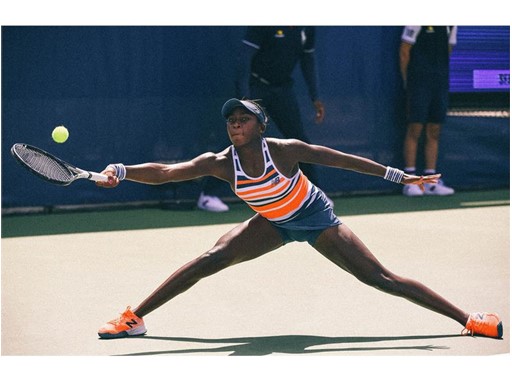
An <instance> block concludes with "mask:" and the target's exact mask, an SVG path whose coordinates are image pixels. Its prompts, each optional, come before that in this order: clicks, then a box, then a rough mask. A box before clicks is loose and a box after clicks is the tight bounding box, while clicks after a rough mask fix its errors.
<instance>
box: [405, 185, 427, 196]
mask: <svg viewBox="0 0 512 382" xmlns="http://www.w3.org/2000/svg"><path fill="white" fill-rule="evenodd" d="M402 193H403V194H404V195H405V196H422V195H423V191H421V188H420V186H418V185H417V184H406V185H405V186H404V189H403V190H402Z"/></svg>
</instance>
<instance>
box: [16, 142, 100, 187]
mask: <svg viewBox="0 0 512 382" xmlns="http://www.w3.org/2000/svg"><path fill="white" fill-rule="evenodd" d="M11 154H12V156H13V157H14V159H16V160H17V161H18V163H19V164H20V165H22V166H23V167H25V168H26V169H27V170H29V171H30V172H31V173H33V174H34V175H37V176H38V177H40V178H41V179H43V180H46V181H47V182H50V183H53V184H57V185H59V186H67V185H69V184H71V183H73V182H74V181H75V180H77V179H88V180H91V181H93V182H106V181H108V176H107V175H103V174H99V173H97V172H92V171H85V170H81V169H79V168H78V167H75V166H72V165H70V164H69V163H66V162H64V161H63V160H62V159H59V158H57V157H56V156H54V155H52V154H50V153H47V152H46V151H44V150H41V149H39V148H37V147H34V146H31V145H27V144H25V143H15V144H14V145H13V146H12V147H11Z"/></svg>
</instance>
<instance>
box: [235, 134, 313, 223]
mask: <svg viewBox="0 0 512 382" xmlns="http://www.w3.org/2000/svg"><path fill="white" fill-rule="evenodd" d="M261 146H262V151H263V158H264V160H265V170H264V171H263V174H262V175H260V176H258V177H256V178H253V177H250V176H248V175H247V174H246V173H245V172H244V170H243V169H242V164H241V163H240V158H239V157H238V153H237V152H236V150H235V147H234V146H231V152H232V156H233V165H234V168H235V194H236V195H237V196H238V197H239V198H240V199H242V200H243V201H245V202H246V203H247V204H248V205H249V207H251V208H252V209H253V210H254V211H256V212H257V213H259V214H260V215H261V216H263V217H264V218H266V219H268V220H269V221H271V222H273V223H276V224H282V223H286V222H288V221H290V220H293V219H294V218H295V217H297V216H298V215H300V214H301V212H302V211H303V210H304V209H305V208H307V206H308V205H309V204H310V203H311V202H312V189H313V188H314V186H313V185H312V184H311V182H310V181H309V180H308V178H307V177H306V176H305V175H304V174H303V173H302V171H301V170H300V169H299V171H297V173H296V174H295V175H293V177H291V178H288V177H286V176H284V175H283V174H281V173H280V172H279V170H278V169H277V167H276V166H275V165H274V162H273V161H272V157H271V156H270V152H269V149H268V146H267V142H266V140H265V139H262V140H261Z"/></svg>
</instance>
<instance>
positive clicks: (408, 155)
mask: <svg viewBox="0 0 512 382" xmlns="http://www.w3.org/2000/svg"><path fill="white" fill-rule="evenodd" d="M422 131H423V124H422V123H420V122H412V123H409V124H408V125H407V132H406V134H405V139H404V147H403V155H404V163H405V166H404V171H405V172H406V173H408V174H413V175H415V174H416V160H417V156H418V143H419V140H420V137H421V133H422ZM402 192H403V194H404V195H406V196H421V195H423V191H422V190H421V188H420V187H419V186H418V185H416V184H408V185H405V186H404V188H403V191H402Z"/></svg>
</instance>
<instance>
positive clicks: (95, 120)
mask: <svg viewBox="0 0 512 382" xmlns="http://www.w3.org/2000/svg"><path fill="white" fill-rule="evenodd" d="M244 30H245V28H244V27H239V26H236V27H230V26H215V27H206V26H180V27H171V26H169V27H155V26H151V27H86V26H83V27H78V26H73V27H64V26H60V27H14V26H10V27H5V26H4V27H2V207H3V208H12V207H23V206H51V205H77V204H83V203H87V204H96V203H112V202H133V201H155V200H166V199H170V198H171V199H172V198H175V197H178V198H196V197H197V195H198V193H199V185H198V184H197V183H194V182H192V183H191V184H184V185H182V186H180V188H178V191H176V189H175V188H174V187H172V186H171V185H168V186H160V187H152V186H147V185H141V184H135V183H130V182H126V183H125V184H123V186H122V187H118V188H117V189H115V190H104V189H99V188H97V187H95V186H94V184H92V183H91V182H87V181H80V182H76V183H74V184H73V185H72V186H70V187H72V188H73V190H71V189H70V187H58V186H54V185H51V184H47V183H45V182H43V181H41V180H39V179H38V178H36V177H34V176H32V175H31V174H29V173H28V172H26V171H25V170H21V168H20V167H19V166H18V165H17V164H16V163H15V162H14V160H13V159H12V158H11V157H10V155H9V149H10V147H11V146H12V144H13V143H15V142H23V143H29V144H33V145H35V146H39V147H41V148H43V149H46V150H48V151H50V152H52V153H54V154H55V155H57V156H59V157H61V158H63V159H65V160H67V161H68V162H71V163H73V164H75V165H77V166H79V167H82V168H86V169H89V170H95V171H100V170H102V169H103V168H104V167H105V165H106V164H108V163H111V162H123V163H126V164H131V163H140V162H146V161H162V162H168V161H179V160H183V159H189V158H192V157H194V156H195V155H197V154H199V153H202V152H204V151H206V150H212V151H216V150H220V149H222V148H223V147H224V146H225V145H226V144H227V141H226V136H225V131H224V128H225V125H224V121H223V120H222V118H221V116H220V108H221V106H222V104H223V102H224V101H225V100H226V99H228V98H231V97H232V96H234V74H235V61H236V53H237V49H238V48H239V47H240V40H241V38H242V37H243V33H244ZM401 31H402V27H399V26H397V27H393V26H386V27H377V26H368V27H340V26H337V27H334V26H333V27H328V26H322V27H318V31H317V36H318V37H317V55H318V70H319V82H320V93H321V95H322V99H323V100H324V102H325V106H326V113H327V114H326V121H325V123H324V124H323V125H320V126H316V125H315V124H314V123H313V109H312V105H311V103H310V101H309V100H308V97H307V95H306V94H307V93H306V90H305V85H304V83H303V80H302V78H301V77H300V75H299V73H298V72H297V73H296V81H297V83H296V86H297V91H298V93H299V98H300V99H301V103H302V111H303V117H304V120H305V124H306V126H307V132H308V135H309V137H310V138H311V140H312V141H313V142H315V143H319V144H324V145H328V146H330V147H333V148H336V149H340V150H343V151H347V152H351V153H354V154H359V155H363V156H366V157H369V158H372V159H374V160H377V161H379V162H382V163H385V164H390V165H394V166H396V167H401V166H402V154H401V152H402V148H401V145H402V139H403V133H404V126H405V125H404V94H403V90H402V88H401V80H400V75H399V69H398V47H399V43H400V34H401ZM60 124H63V125H65V126H66V127H68V129H69V130H70V138H69V140H68V141H67V142H66V143H65V144H57V143H54V142H53V141H52V140H51V131H52V129H53V128H54V127H55V126H56V125H60ZM267 134H268V135H275V136H279V133H278V132H277V129H276V128H275V127H273V126H271V127H270V129H269V130H268V133H267ZM439 163H440V165H439V168H438V170H439V171H441V172H443V174H444V176H445V179H446V181H447V182H449V184H450V185H453V186H454V187H456V188H459V189H461V188H466V189H468V188H482V187H484V188H490V187H508V186H509V119H508V118H467V117H450V118H449V119H448V121H447V123H446V126H445V128H444V130H443V136H442V145H441V152H440V161H439ZM319 174H320V180H321V182H322V188H324V189H325V191H327V192H328V193H331V194H336V193H358V192H365V193H366V192H400V187H399V186H397V185H394V184H391V183H389V182H385V181H383V180H382V179H379V178H374V177H368V176H363V175H360V174H355V173H351V172H347V171H342V170H335V169H328V168H323V169H321V170H320V171H319ZM219 192H220V193H221V195H223V196H232V195H233V194H232V193H231V191H230V190H229V189H228V188H227V187H226V188H225V189H221V190H220V191H219Z"/></svg>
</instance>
